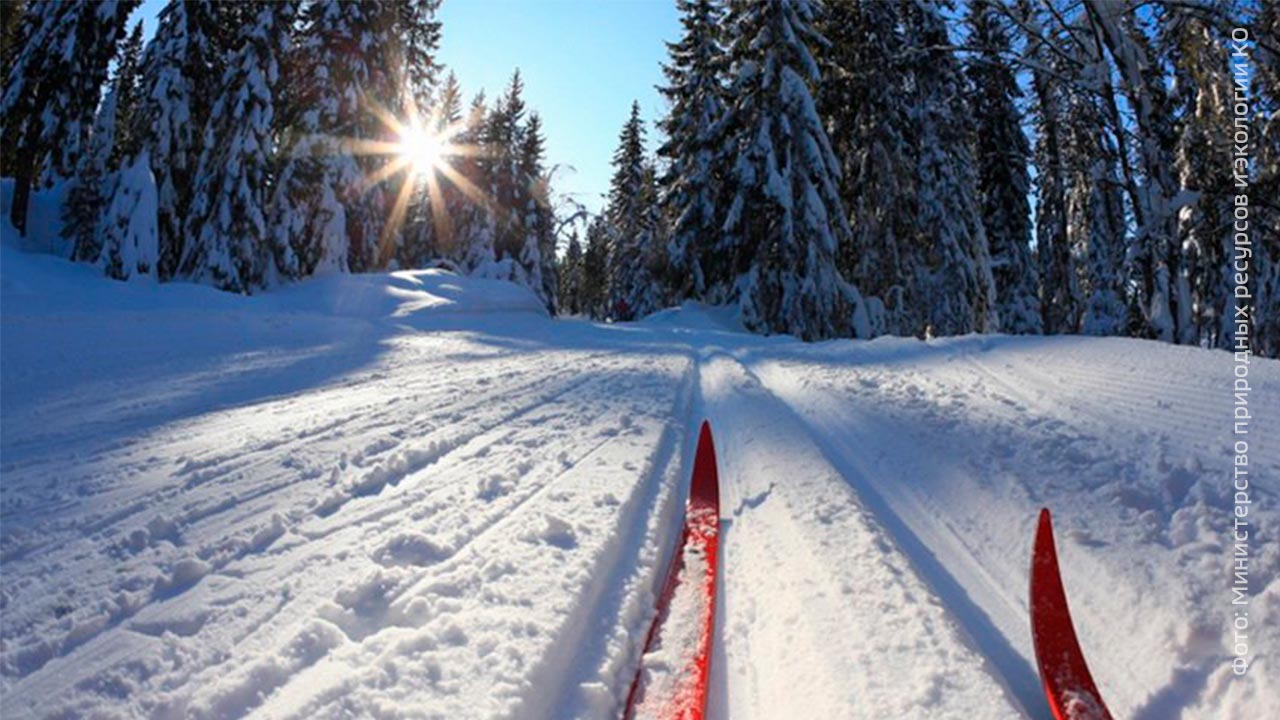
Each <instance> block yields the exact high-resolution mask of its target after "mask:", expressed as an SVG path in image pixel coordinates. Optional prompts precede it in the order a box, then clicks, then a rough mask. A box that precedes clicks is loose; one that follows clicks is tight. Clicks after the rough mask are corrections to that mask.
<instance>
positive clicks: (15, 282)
mask: <svg viewBox="0 0 1280 720" xmlns="http://www.w3.org/2000/svg"><path fill="white" fill-rule="evenodd" d="M0 252H2V253H3V254H2V255H0V330H2V335H0V401H2V410H3V412H2V413H0V474H2V478H0V563H2V564H0V580H2V584H0V613H2V625H0V692H2V693H3V702H2V707H0V714H2V715H3V716H4V717H6V718H18V717H28V716H68V717H69V716H87V715H101V716H134V717H175V718H176V717H232V716H240V715H245V714H257V715H260V716H263V717H290V718H311V717H401V716H413V717H432V718H491V717H492V718H501V717H512V718H514V717H518V718H543V717H546V718H571V717H598V718H609V717H617V715H618V714H619V711H620V708H621V705H622V703H623V702H624V701H625V698H626V694H627V691H628V689H629V687H630V682H631V677H632V674H633V673H634V670H635V667H636V665H637V663H638V661H639V655H640V652H641V647H640V645H641V643H642V642H643V638H644V636H645V632H646V630H647V627H648V625H649V622H650V620H651V618H652V613H653V609H652V605H653V601H654V596H655V595H656V594H657V591H658V590H659V585H660V582H661V578H662V577H663V570H664V568H665V562H666V559H667V558H666V555H667V553H669V552H670V549H671V547H672V540H673V538H674V537H675V533H676V532H678V527H679V524H678V523H679V509H680V506H681V503H682V502H683V494H684V493H685V492H686V487H685V484H686V483H687V478H688V471H689V469H690V467H691V464H692V453H693V444H694V441H695V439H696V437H695V433H694V431H695V430H696V428H697V424H698V422H699V421H700V419H701V418H702V417H704V416H705V417H708V418H710V420H711V422H712V424H713V426H714V428H715V432H716V444H717V446H718V451H719V458H720V482H721V488H722V498H721V505H722V509H723V537H722V545H721V562H722V575H721V578H722V586H721V592H720V597H721V601H722V607H721V613H720V619H719V627H718V630H717V636H716V642H717V644H716V648H715V658H714V664H713V671H712V685H713V696H712V703H711V704H712V707H711V711H712V716H713V717H716V718H720V719H727V718H732V719H733V720H750V719H753V718H784V719H787V720H789V719H790V718H818V717H822V718H885V717H894V718H898V717H901V718H917V717H919V718H924V717H928V718H962V717H963V718H992V719H1001V720H1003V719H1005V718H1010V717H1030V718H1046V717H1048V710H1047V707H1046V706H1045V703H1044V701H1043V699H1042V697H1041V692H1040V685H1039V680H1038V678H1037V676H1036V671H1035V665H1034V659H1033V650H1032V646H1031V640H1030V633H1029V629H1028V617H1027V599H1026V591H1027V570H1028V564H1029V558H1030V549H1031V541H1032V533H1033V530H1034V522H1035V517H1036V511H1037V510H1038V508H1039V507H1041V506H1046V505H1047V506H1049V507H1051V508H1052V509H1053V510H1054V512H1055V516H1056V526H1057V529H1058V534H1059V551H1060V553H1061V560H1062V564H1063V573H1064V577H1065V582H1066V585H1067V590H1068V592H1069V594H1070V599H1071V601H1072V607H1073V611H1074V614H1075V619H1076V623H1077V627H1078V630H1079V631H1080V634H1081V641H1082V643H1083V645H1084V648H1085V652H1086V654H1087V656H1088V658H1089V660H1090V663H1091V665H1092V668H1093V671H1094V675H1095V678H1096V679H1097V680H1098V684H1099V686H1100V689H1101V691H1102V693H1103V695H1104V697H1105V698H1106V699H1107V700H1108V702H1109V703H1110V705H1111V708H1112V710H1113V711H1114V712H1115V714H1116V716H1117V717H1126V718H1137V719H1139V720H1142V719H1144V718H1145V719H1148V720H1150V719H1156V718H1160V719H1163V718H1173V717H1183V718H1261V717H1280V683H1277V682H1276V678H1277V677H1280V666H1278V665H1277V663H1278V660H1277V655H1276V653H1277V652H1278V651H1280V632H1277V629H1276V628H1277V627H1280V580H1278V579H1277V578H1278V577H1280V540H1277V536H1276V528H1278V527H1280V513H1277V512H1276V508H1277V498H1276V491H1277V486H1276V484H1275V483H1276V477H1277V476H1278V474H1277V471H1278V470H1280V443H1278V442H1277V440H1276V439H1277V438H1280V425H1278V423H1280V363H1276V362H1274V361H1264V360H1256V361H1255V362H1254V363H1253V365H1252V376H1251V379H1252V382H1253V387H1254V391H1253V396H1252V402H1253V407H1254V412H1255V415H1257V418H1258V419H1257V421H1256V423H1255V426H1254V430H1253V440H1254V443H1253V446H1252V451H1251V452H1252V456H1251V462H1252V463H1253V468H1252V469H1253V471H1254V479H1255V483H1256V484H1255V486H1254V498H1253V499H1254V503H1255V504H1254V511H1253V515H1252V519H1253V521H1254V522H1255V526H1254V528H1255V530H1256V531H1257V534H1256V535H1255V536H1254V537H1253V553H1254V557H1253V561H1254V565H1253V574H1252V582H1253V589H1254V592H1255V593H1256V594H1255V595H1254V597H1253V601H1252V604H1251V606H1250V620H1251V635H1250V642H1251V645H1252V647H1253V649H1254V657H1255V664H1254V666H1253V667H1252V669H1251V670H1250V672H1249V674H1248V675H1247V676H1246V677H1244V678H1243V679H1237V678H1233V676H1232V675H1231V674H1230V668H1229V667H1228V664H1227V660H1228V658H1229V652H1230V648H1229V647H1228V646H1227V638H1228V632H1227V623H1228V620H1229V618H1230V617H1231V611H1232V608H1231V607H1230V605H1229V604H1228V603H1229V601H1230V592H1229V587H1230V581H1231V576H1230V545H1229V544H1228V540H1229V536H1228V533H1227V527H1228V524H1229V522H1230V520H1231V515H1230V511H1231V507H1230V502H1231V497H1230V490H1231V483H1230V471H1231V461H1232V457H1231V454H1230V452H1229V444H1228V443H1229V440H1230V436H1229V432H1230V402H1231V395H1230V393H1229V390H1228V387H1229V380H1230V358H1229V356H1228V355H1227V354H1225V353H1217V352H1206V351H1200V350H1195V349H1188V348H1180V347H1171V346H1168V345H1163V344H1159V343H1154V342H1142V341H1134V340H1121V339H1090V338H1065V337H1062V338H1008V337H976V336H975V337H964V338H956V339H948V340H939V341H932V342H919V341H915V340H902V339H888V338H886V339H881V340H876V341H872V342H850V341H840V342H829V343H823V344H817V345H804V344H801V343H798V342H795V341H793V340H790V339H787V338H760V337H754V336H749V335H745V334H742V333H740V332H736V331H735V330H734V329H733V327H732V323H731V321H730V320H728V319H727V318H725V317H723V316H722V315H721V314H719V313H717V312H715V311H705V310H702V309H699V308H696V307H685V308H682V309H678V310H671V311H667V312H664V313H662V314H660V315H659V316H657V317H655V318H653V319H651V320H650V321H647V322H642V323H636V324H626V325H601V324H593V323H587V322H582V321H576V320H552V319H550V318H547V317H546V316H545V314H543V313H542V312H540V310H539V309H538V307H539V306H538V303H537V301H536V300H535V299H534V298H533V297H532V296H531V295H529V294H527V293H526V292H524V291H522V290H518V289H516V288H515V287H514V286H511V285H507V284H502V283H496V282H486V281H478V280H469V279H462V278H457V277H454V276H452V275H448V274H444V273H438V272H425V273H398V274H393V275H382V276H361V277H351V276H341V277H331V278H321V279H316V280H313V281H308V282H305V283H302V284H300V285H297V286H294V287H291V288H287V289H285V290H281V291H277V292H274V293H269V294H267V295H264V296H261V297H254V298H244V297H234V296H230V295H226V294H223V293H218V292H215V291H213V290H210V289H207V288H203V287H198V286H192V285H180V284H179V285H167V286H162V287H158V286H154V285H146V284H121V283H113V282H110V281H106V280H103V279H101V278H100V276H99V275H98V274H97V273H96V272H95V271H94V270H92V269H90V268H87V267H83V266H74V265H71V264H69V263H66V262H63V261H60V260H56V259H52V258H49V257H42V256H33V255H26V254H22V253H19V252H18V251H16V250H15V249H13V248H12V247H10V246H9V245H7V244H5V245H3V246H0Z"/></svg>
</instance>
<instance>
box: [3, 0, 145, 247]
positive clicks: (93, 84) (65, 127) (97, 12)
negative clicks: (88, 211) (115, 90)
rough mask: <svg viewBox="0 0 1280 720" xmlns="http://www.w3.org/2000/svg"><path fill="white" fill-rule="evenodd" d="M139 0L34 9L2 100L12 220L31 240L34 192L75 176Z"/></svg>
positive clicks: (49, 0) (48, 1)
mask: <svg viewBox="0 0 1280 720" xmlns="http://www.w3.org/2000/svg"><path fill="white" fill-rule="evenodd" d="M138 3H139V0H102V1H101V2H57V1H56V0H42V1H37V2H32V3H31V4H30V6H29V7H28V8H27V10H26V12H25V14H24V15H23V24H22V27H21V28H20V29H19V31H18V32H19V33H20V34H21V36H22V37H23V38H24V40H25V43H24V45H23V48H22V51H21V52H20V53H19V54H18V56H17V57H16V59H15V62H14V63H13V65H12V67H10V68H9V73H8V76H7V77H6V78H5V81H4V90H3V94H2V95H0V146H2V147H3V148H5V150H4V153H5V162H4V172H5V174H6V175H12V176H13V177H14V180H15V183H14V191H13V201H12V207H11V209H10V219H11V221H12V223H13V226H14V227H15V228H16V229H17V230H18V232H19V233H23V234H25V233H26V227H27V222H26V221H27V206H28V203H29V201H30V195H31V189H32V187H33V186H35V185H37V184H39V185H42V186H43V185H47V184H49V183H51V182H53V181H54V180H55V179H57V178H66V177H70V176H71V175H73V174H74V173H75V172H76V169H77V167H78V165H79V161H80V154H81V153H82V152H83V150H84V149H85V146H86V144H87V142H88V140H89V137H90V135H91V129H92V125H93V122H94V118H95V113H96V110H97V108H98V104H99V100H100V98H101V95H102V87H103V85H104V84H105V82H106V79H107V69H108V65H109V64H110V62H111V58H112V57H113V56H114V54H115V52H116V45H117V44H118V43H119V41H120V39H121V38H122V37H123V36H124V33H125V23H126V21H127V19H128V17H129V14H130V13H131V12H133V9H134V8H136V7H137V6H138Z"/></svg>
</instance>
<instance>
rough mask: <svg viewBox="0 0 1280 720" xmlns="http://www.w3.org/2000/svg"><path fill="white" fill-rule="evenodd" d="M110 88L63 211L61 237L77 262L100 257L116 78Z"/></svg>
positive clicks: (114, 119)
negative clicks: (68, 244)
mask: <svg viewBox="0 0 1280 720" xmlns="http://www.w3.org/2000/svg"><path fill="white" fill-rule="evenodd" d="M113 86H114V87H113V88H112V89H111V91H110V92H108V93H107V97H106V99H105V100H103V101H102V104H101V106H99V108H98V114H97V116H96V117H95V118H94V121H93V130H92V132H91V134H90V137H89V143H88V151H87V152H84V153H82V154H81V155H80V165H79V167H78V168H77V169H76V175H75V178H74V179H73V180H72V182H71V187H70V188H69V189H68V190H67V195H66V200H65V201H64V205H63V209H62V236H63V238H65V239H66V240H67V242H68V243H70V245H71V259H72V260H76V261H78V262H90V263H95V262H98V259H99V258H100V257H101V256H102V232H101V226H102V215H103V213H104V211H105V210H106V207H107V202H108V200H109V198H108V197H107V195H106V188H104V187H103V184H104V182H105V181H106V175H107V172H108V164H109V162H110V158H111V152H112V148H113V147H114V146H115V137H116V117H117V113H116V101H117V99H118V98H119V96H120V93H119V82H118V76H117V82H116V83H113Z"/></svg>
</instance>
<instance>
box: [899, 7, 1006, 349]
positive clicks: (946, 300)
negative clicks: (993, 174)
mask: <svg viewBox="0 0 1280 720" xmlns="http://www.w3.org/2000/svg"><path fill="white" fill-rule="evenodd" d="M902 8H903V10H902V17H901V22H902V26H903V32H904V34H903V41H904V43H905V46H906V48H907V49H908V52H909V56H908V60H907V61H906V63H905V66H906V67H905V68H904V69H905V70H906V71H907V72H909V73H910V77H911V88H912V92H911V95H910V103H911V107H912V113H913V116H914V118H913V119H914V122H913V123H912V125H911V130H912V143H913V146H914V148H915V150H916V152H915V163H914V167H915V176H916V193H915V197H914V202H915V208H914V210H915V213H914V216H915V227H914V229H913V234H912V236H911V237H907V238H902V241H903V252H906V253H910V254H911V255H913V256H914V257H912V258H911V260H910V262H909V267H910V268H912V270H913V271H914V277H912V278H910V279H909V280H908V282H909V285H908V287H909V291H908V313H907V315H908V317H909V318H910V319H911V320H913V321H914V323H913V324H914V327H909V328H907V329H908V330H909V331H910V332H912V333H915V334H925V333H929V332H932V333H933V334H937V335H955V334H961V333H968V332H991V331H995V330H998V329H999V324H998V318H997V314H996V292H995V280H994V278H993V276H992V274H991V258H990V254H989V250H988V246H987V237H986V232H985V230H984V228H983V226H982V217H981V210H980V205H979V203H978V197H977V172H976V170H975V165H974V161H973V157H972V155H971V154H970V151H969V137H970V131H969V128H970V124H971V119H972V115H971V110H970V106H969V105H968V104H967V103H966V102H965V89H966V87H967V86H966V83H965V79H964V76H963V73H962V72H961V68H960V63H959V61H958V59H957V58H956V56H955V54H954V53H953V52H952V51H951V50H950V49H949V47H950V46H951V41H950V38H949V37H948V33H947V26H946V23H945V21H944V19H943V12H942V8H941V7H940V5H939V3H938V2H934V1H933V0H919V1H918V2H907V3H904V4H903V6H902Z"/></svg>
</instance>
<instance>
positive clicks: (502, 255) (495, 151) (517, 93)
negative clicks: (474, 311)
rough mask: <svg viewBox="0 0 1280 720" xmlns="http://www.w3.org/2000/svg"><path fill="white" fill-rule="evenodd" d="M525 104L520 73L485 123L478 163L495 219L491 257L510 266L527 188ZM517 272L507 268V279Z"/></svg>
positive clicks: (519, 242)
mask: <svg viewBox="0 0 1280 720" xmlns="http://www.w3.org/2000/svg"><path fill="white" fill-rule="evenodd" d="M524 124H525V102H524V81H523V80H522V79H521V78H520V71H519V70H516V71H515V72H514V73H512V75H511V82H510V83H509V84H508V85H507V89H506V91H505V92H504V93H503V94H502V96H501V97H499V98H498V100H497V102H495V103H494V106H493V109H492V110H490V111H489V116H488V117H487V118H486V120H485V125H484V131H483V133H484V136H483V143H484V148H485V151H484V153H483V156H482V158H481V161H480V167H481V171H482V173H483V175H484V185H483V186H482V187H483V188H485V191H486V195H487V199H488V201H489V203H490V205H491V209H492V214H493V216H494V229H495V237H494V254H495V257H496V259H497V260H498V261H499V262H500V263H502V262H503V261H508V260H509V261H510V262H507V263H505V264H506V265H507V266H511V265H512V264H513V263H514V262H515V259H516V258H519V257H520V251H521V250H522V249H523V247H524V241H525V233H524V228H523V220H524V209H525V208H526V207H527V205H528V202H527V200H528V194H527V189H528V188H527V186H526V185H525V182H524V173H523V171H522V169H521V167H520V151H521V146H522V145H523V141H524ZM516 273H517V270H516V268H514V267H509V268H508V270H507V274H508V276H509V277H510V279H513V280H517V281H523V278H518V277H516Z"/></svg>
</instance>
